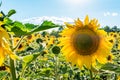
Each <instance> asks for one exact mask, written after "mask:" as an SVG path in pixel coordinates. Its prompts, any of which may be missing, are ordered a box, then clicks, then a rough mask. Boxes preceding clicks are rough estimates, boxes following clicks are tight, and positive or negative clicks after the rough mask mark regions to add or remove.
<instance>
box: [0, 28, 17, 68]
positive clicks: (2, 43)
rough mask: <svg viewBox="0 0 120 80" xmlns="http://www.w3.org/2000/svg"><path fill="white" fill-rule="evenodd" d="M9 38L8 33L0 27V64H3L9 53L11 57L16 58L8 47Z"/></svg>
mask: <svg viewBox="0 0 120 80" xmlns="http://www.w3.org/2000/svg"><path fill="white" fill-rule="evenodd" d="M9 39H10V38H9V35H8V33H7V32H6V31H5V30H4V29H3V28H2V27H0V66H1V65H2V64H3V62H4V60H5V58H6V56H7V55H9V56H10V58H12V59H16V58H17V56H16V55H15V54H14V53H13V52H12V51H11V49H10V44H9Z"/></svg>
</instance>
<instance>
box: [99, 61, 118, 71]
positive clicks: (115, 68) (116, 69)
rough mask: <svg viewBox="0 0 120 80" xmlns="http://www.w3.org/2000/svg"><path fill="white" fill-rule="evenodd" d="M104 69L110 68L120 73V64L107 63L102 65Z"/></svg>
mask: <svg viewBox="0 0 120 80" xmlns="http://www.w3.org/2000/svg"><path fill="white" fill-rule="evenodd" d="M101 69H103V70H109V71H114V72H116V73H120V66H118V65H115V64H112V63H107V64H105V65H103V66H102V67H101Z"/></svg>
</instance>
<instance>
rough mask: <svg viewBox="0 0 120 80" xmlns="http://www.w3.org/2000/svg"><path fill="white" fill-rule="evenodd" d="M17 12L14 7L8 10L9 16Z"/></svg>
mask: <svg viewBox="0 0 120 80" xmlns="http://www.w3.org/2000/svg"><path fill="white" fill-rule="evenodd" d="M15 13H16V11H15V10H14V9H12V10H10V11H9V12H8V14H7V17H10V16H12V15H13V14H15Z"/></svg>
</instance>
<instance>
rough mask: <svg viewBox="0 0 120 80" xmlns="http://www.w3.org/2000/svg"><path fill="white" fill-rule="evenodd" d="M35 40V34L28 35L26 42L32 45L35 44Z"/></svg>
mask: <svg viewBox="0 0 120 80" xmlns="http://www.w3.org/2000/svg"><path fill="white" fill-rule="evenodd" d="M35 39H36V37H35V35H34V34H31V35H27V36H26V37H25V40H26V41H27V43H31V42H33V41H34V40H35Z"/></svg>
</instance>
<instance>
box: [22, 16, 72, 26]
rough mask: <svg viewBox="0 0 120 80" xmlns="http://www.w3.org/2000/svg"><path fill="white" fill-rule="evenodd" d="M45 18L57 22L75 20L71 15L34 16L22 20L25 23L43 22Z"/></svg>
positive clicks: (62, 22)
mask: <svg viewBox="0 0 120 80" xmlns="http://www.w3.org/2000/svg"><path fill="white" fill-rule="evenodd" d="M44 20H48V21H52V22H53V23H55V24H64V22H74V20H73V19H72V18H69V17H55V16H51V17H48V16H42V17H33V18H29V19H25V20H22V22H23V23H33V24H41V23H42V22H43V21H44Z"/></svg>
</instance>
